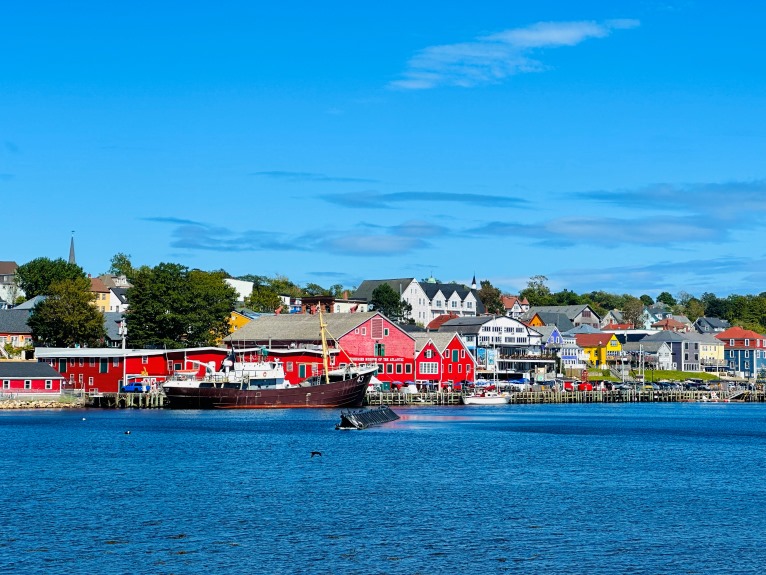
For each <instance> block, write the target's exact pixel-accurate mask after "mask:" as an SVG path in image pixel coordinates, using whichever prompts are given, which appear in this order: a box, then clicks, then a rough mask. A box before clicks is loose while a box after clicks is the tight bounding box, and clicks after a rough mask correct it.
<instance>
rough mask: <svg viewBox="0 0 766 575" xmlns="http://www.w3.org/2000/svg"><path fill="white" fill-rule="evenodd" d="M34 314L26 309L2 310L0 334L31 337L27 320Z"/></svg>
mask: <svg viewBox="0 0 766 575" xmlns="http://www.w3.org/2000/svg"><path fill="white" fill-rule="evenodd" d="M31 313H32V312H31V311H29V310H26V309H18V308H13V309H0V334H23V335H31V333H32V328H30V327H29V326H28V325H27V320H28V319H29V315H30V314H31Z"/></svg>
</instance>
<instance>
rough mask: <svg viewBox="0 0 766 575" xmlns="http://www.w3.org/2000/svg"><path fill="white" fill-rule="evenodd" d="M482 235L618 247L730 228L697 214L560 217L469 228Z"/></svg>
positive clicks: (707, 238) (704, 238) (718, 234)
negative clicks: (717, 227)
mask: <svg viewBox="0 0 766 575" xmlns="http://www.w3.org/2000/svg"><path fill="white" fill-rule="evenodd" d="M467 233H468V234H471V235H480V236H499V237H502V236H517V237H524V238H532V239H535V240H537V241H538V242H539V243H541V244H543V245H546V246H548V245H550V246H551V247H554V246H555V245H557V244H558V245H574V244H592V245H601V246H603V247H612V248H616V247H618V246H622V245H628V244H632V245H644V246H663V245H677V244H682V243H683V244H687V243H694V242H702V243H704V242H719V241H722V240H723V239H725V238H726V236H727V231H726V230H720V229H715V228H712V227H710V226H709V225H707V224H706V222H704V221H701V220H699V219H698V218H694V217H669V216H663V217H657V216H650V217H644V218H633V219H628V218H602V217H573V218H558V219H552V220H548V221H543V222H537V223H519V222H503V221H494V222H488V223H486V224H483V225H481V226H478V227H475V228H472V229H469V230H467Z"/></svg>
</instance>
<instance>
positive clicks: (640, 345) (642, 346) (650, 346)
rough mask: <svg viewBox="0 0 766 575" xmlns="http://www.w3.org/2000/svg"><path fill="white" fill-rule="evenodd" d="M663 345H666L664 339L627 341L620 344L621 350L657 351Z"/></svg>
mask: <svg viewBox="0 0 766 575" xmlns="http://www.w3.org/2000/svg"><path fill="white" fill-rule="evenodd" d="M663 345H664V346H665V347H667V343H666V342H664V341H629V342H627V343H624V344H622V351H644V352H646V353H657V352H658V351H660V348H661V347H662V346H663Z"/></svg>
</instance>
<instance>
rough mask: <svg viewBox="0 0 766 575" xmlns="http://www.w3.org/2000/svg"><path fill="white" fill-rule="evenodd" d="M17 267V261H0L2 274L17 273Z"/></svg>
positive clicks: (0, 273)
mask: <svg viewBox="0 0 766 575" xmlns="http://www.w3.org/2000/svg"><path fill="white" fill-rule="evenodd" d="M17 267H19V266H18V265H16V262H0V275H3V276H4V275H9V274H15V273H16V268H17Z"/></svg>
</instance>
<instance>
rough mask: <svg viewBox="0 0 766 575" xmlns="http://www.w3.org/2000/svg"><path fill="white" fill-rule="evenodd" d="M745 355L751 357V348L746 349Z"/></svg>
mask: <svg viewBox="0 0 766 575" xmlns="http://www.w3.org/2000/svg"><path fill="white" fill-rule="evenodd" d="M745 357H750V350H749V349H746V350H745Z"/></svg>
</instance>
